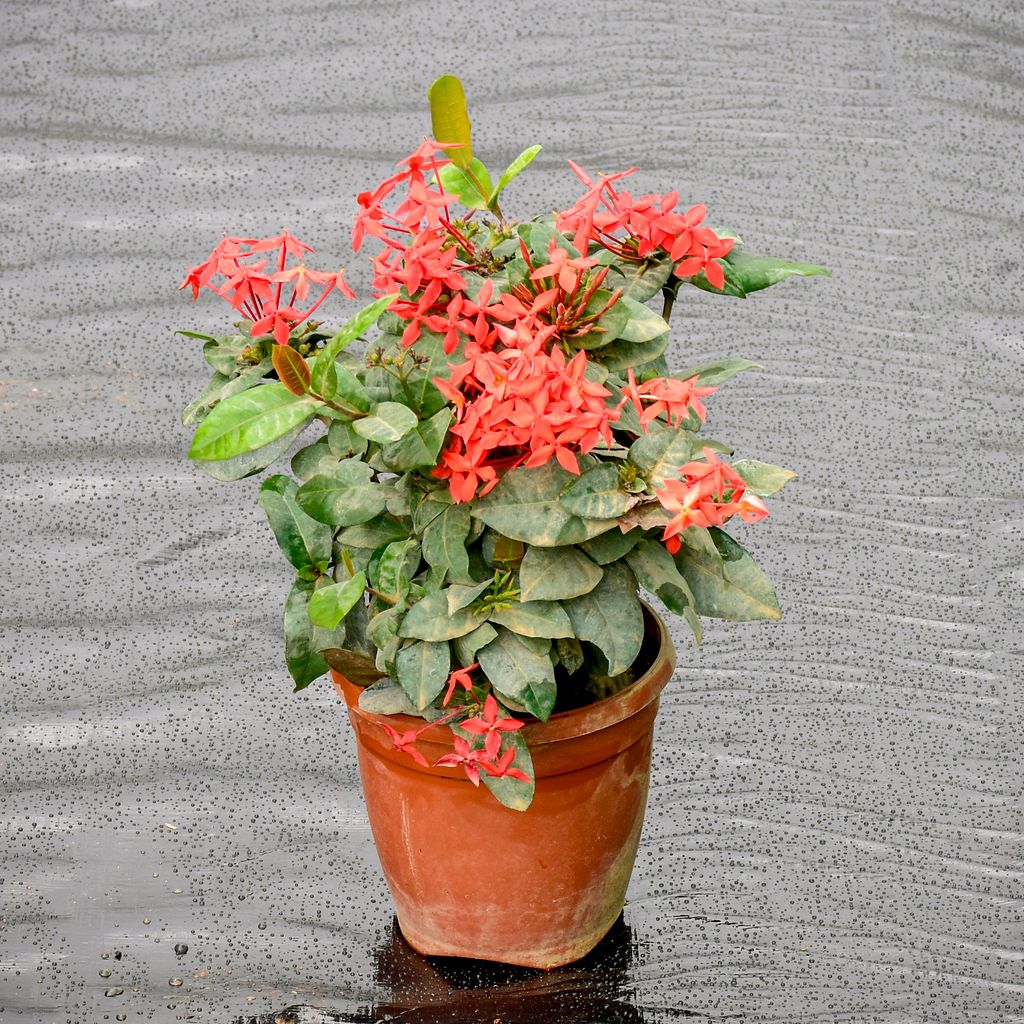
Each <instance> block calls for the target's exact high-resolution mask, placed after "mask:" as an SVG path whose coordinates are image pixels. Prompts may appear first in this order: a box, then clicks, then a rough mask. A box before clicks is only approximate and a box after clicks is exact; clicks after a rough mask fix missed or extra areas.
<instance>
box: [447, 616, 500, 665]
mask: <svg viewBox="0 0 1024 1024" xmlns="http://www.w3.org/2000/svg"><path fill="white" fill-rule="evenodd" d="M497 635H498V631H497V630H496V629H495V628H494V627H493V626H492V625H491V624H490V623H489V622H481V623H480V625H479V626H477V627H476V629H474V630H473V631H472V632H471V633H467V634H466V635H465V636H459V637H456V638H455V639H454V640H453V641H452V647H454V648H455V656H456V657H457V658H458V659H459V664H460V665H462V666H466V665H472V664H473V662H474V661H476V652H477V651H479V650H480V648H481V647H486V646H487V645H488V644H489V643H490V642H491V641H492V640H493V639H494V638H495V637H496V636H497Z"/></svg>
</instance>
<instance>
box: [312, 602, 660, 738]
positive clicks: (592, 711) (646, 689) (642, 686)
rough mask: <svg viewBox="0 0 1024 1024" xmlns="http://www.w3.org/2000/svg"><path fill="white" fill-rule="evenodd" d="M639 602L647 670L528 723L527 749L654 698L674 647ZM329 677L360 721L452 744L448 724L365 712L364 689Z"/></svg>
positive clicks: (591, 728) (584, 730) (625, 714)
mask: <svg viewBox="0 0 1024 1024" xmlns="http://www.w3.org/2000/svg"><path fill="white" fill-rule="evenodd" d="M640 603H641V605H642V606H643V612H644V619H645V622H646V624H647V626H648V627H649V628H650V627H653V629H652V632H653V633H654V635H655V637H656V639H657V642H658V649H657V652H656V653H655V655H654V659H653V660H652V662H651V664H650V665H649V666H648V668H647V670H646V671H645V672H644V673H643V675H641V676H640V678H639V679H637V680H636V681H635V682H633V683H631V684H630V685H629V686H627V687H626V688H625V689H624V690H620V691H619V692H618V693H616V694H613V695H612V696H611V697H606V698H604V699H603V700H599V701H596V702H595V703H593V704H587V705H586V706H584V707H582V708H571V709H570V710H568V711H559V712H558V713H557V714H554V715H552V716H551V717H550V718H549V719H548V720H547V721H546V722H539V721H532V722H530V721H528V722H527V723H526V725H525V726H524V727H523V729H522V730H521V731H520V733H519V735H520V736H522V737H523V739H524V740H526V742H527V744H528V745H529V746H530V748H531V749H535V748H537V747H540V746H544V745H546V744H549V743H558V742H560V741H562V740H566V739H570V738H574V737H577V736H586V735H588V734H590V733H595V732H600V731H601V730H602V729H607V728H609V727H611V726H613V725H615V724H617V723H618V722H621V721H623V720H624V719H626V718H630V717H631V716H632V715H635V714H637V713H638V712H640V711H642V710H643V709H644V708H645V707H647V705H648V704H650V703H651V702H652V701H654V700H656V699H657V698H658V696H659V694H660V693H661V691H662V690H663V689H664V687H665V685H666V684H667V683H668V681H669V679H670V678H671V677H672V673H673V671H674V670H675V665H676V658H675V649H674V648H673V645H672V638H671V637H670V636H669V632H668V629H667V627H666V626H665V623H664V622H663V621H662V619H661V617H660V616H659V615H658V614H657V613H656V612H655V611H654V609H653V608H652V607H651V606H650V605H649V604H648V603H647V602H646V601H643V600H641V602H640ZM331 677H332V679H333V680H334V682H335V685H336V687H337V688H338V689H339V690H340V691H341V693H342V695H343V696H344V697H345V702H346V704H348V709H349V712H350V714H353V715H358V716H359V717H360V718H361V719H363V720H364V721H366V722H369V723H373V724H376V725H380V724H382V723H386V724H387V725H389V726H391V728H393V729H397V730H398V731H399V732H403V731H405V730H407V729H416V730H420V729H422V731H421V732H420V736H421V737H422V738H423V739H424V740H425V741H427V742H428V743H429V742H431V741H433V742H437V743H442V744H449V743H450V742H451V730H450V729H449V728H448V726H447V725H431V726H429V727H427V728H426V729H423V728H422V723H423V719H422V718H417V717H414V716H413V715H403V714H396V715H380V714H377V713H375V712H373V711H366V710H365V709H363V708H361V707H360V706H359V694H360V693H361V692H362V690H363V687H359V686H356V685H355V684H354V683H352V682H350V681H349V680H348V679H346V678H345V677H344V676H343V675H342V674H341V673H340V672H337V671H336V670H334V669H331Z"/></svg>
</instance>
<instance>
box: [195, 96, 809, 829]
mask: <svg viewBox="0 0 1024 1024" xmlns="http://www.w3.org/2000/svg"><path fill="white" fill-rule="evenodd" d="M430 97H431V105H432V113H433V127H434V132H435V139H433V140H427V141H425V142H424V143H423V145H421V146H420V147H419V148H418V149H416V150H415V151H414V152H413V153H412V154H410V155H409V156H408V157H407V158H405V159H404V160H403V161H401V162H400V163H399V164H398V170H397V172H396V173H395V174H393V175H391V176H390V177H388V178H386V179H385V180H384V181H383V182H381V183H380V184H379V185H378V186H377V187H376V188H375V189H374V190H373V191H371V192H364V193H362V194H361V195H360V196H359V197H358V203H359V212H358V214H357V216H356V218H355V225H354V228H353V232H352V244H353V247H354V249H355V250H357V251H358V250H359V249H360V248H361V247H362V245H363V244H364V242H365V241H366V240H367V239H372V240H374V241H375V242H376V243H378V245H379V246H380V249H379V252H378V253H377V255H375V256H374V257H373V260H372V267H373V275H374V277H373V288H374V291H375V293H376V295H377V298H376V299H375V300H374V301H373V302H372V303H370V304H369V305H367V306H365V308H363V309H362V310H361V311H360V312H359V313H357V314H356V315H355V316H354V317H353V318H351V319H350V320H349V321H348V322H347V323H346V324H344V325H343V326H342V327H341V329H340V330H338V331H337V332H336V333H334V334H331V333H330V332H326V331H324V330H322V328H321V324H320V323H319V322H316V321H314V320H313V319H312V316H313V314H314V313H315V312H316V311H317V310H318V309H319V308H320V307H321V305H322V304H323V302H324V301H325V299H327V298H328V297H329V296H332V295H345V296H348V297H352V298H354V297H355V296H354V295H353V293H352V291H351V289H350V288H349V286H348V285H347V284H346V283H345V281H344V278H343V276H342V274H341V272H338V273H333V274H329V273H323V272H320V271H316V270H313V269H310V268H309V267H308V266H307V262H306V261H307V259H308V258H309V256H310V255H311V254H312V252H313V250H312V249H311V248H310V247H309V246H308V245H306V243H304V242H301V241H300V240H299V239H297V238H295V237H294V236H292V235H290V234H289V233H288V232H286V231H285V232H282V233H281V234H280V235H278V236H276V237H274V238H266V239H255V238H241V237H227V238H225V239H224V240H223V241H222V242H221V243H220V244H219V245H218V246H217V247H216V248H215V249H214V251H213V252H212V253H211V255H210V257H209V258H208V259H207V260H206V261H205V262H203V263H201V264H200V265H199V266H197V267H194V268H192V269H190V270H189V272H188V276H187V277H186V279H185V281H184V282H183V285H182V287H188V288H190V289H191V290H192V293H193V296H198V295H199V293H200V291H201V290H203V289H208V290H212V291H215V292H216V293H217V294H218V295H220V296H221V297H223V298H225V299H227V300H228V301H229V302H230V303H231V305H232V306H233V307H234V309H235V310H236V312H237V314H238V316H239V317H240V320H239V321H238V323H237V324H236V330H235V333H232V334H228V335H225V336H224V337H219V338H212V337H208V336H205V335H192V336H194V337H198V338H200V339H201V340H203V342H204V348H203V352H204V356H205V358H206V360H207V362H208V363H209V364H210V366H211V367H212V369H213V371H214V373H213V377H212V379H211V381H210V383H209V385H208V386H207V387H206V388H205V389H204V390H203V391H202V393H201V394H200V396H199V397H198V398H196V399H195V400H194V401H193V402H192V403H190V405H189V406H188V408H187V409H186V411H185V414H184V416H183V419H184V421H185V422H186V424H188V425H195V426H196V431H195V437H194V440H193V442H192V447H191V450H190V453H189V454H190V455H191V457H192V458H193V459H195V460H197V462H199V463H200V464H201V465H203V466H204V467H206V468H207V469H208V471H210V472H212V473H213V474H214V475H217V476H219V477H220V478H222V479H237V478H239V477H241V476H245V475H248V474H251V473H254V472H259V471H261V470H263V469H264V468H266V467H267V466H269V465H270V464H271V463H272V462H273V461H275V460H276V459H278V458H280V457H281V456H282V455H283V454H284V453H285V452H286V451H287V450H289V449H291V448H293V447H294V442H295V439H296V438H297V437H298V435H299V434H301V433H302V432H303V431H305V430H308V429H309V428H310V427H311V426H312V425H314V424H315V425H316V427H317V428H318V431H317V433H318V436H317V437H316V438H315V439H313V440H312V441H311V442H310V443H308V444H306V446H305V447H301V448H300V449H299V450H298V451H296V452H295V453H294V454H293V457H292V462H291V467H292V475H288V474H281V473H278V474H275V475H273V476H270V477H269V478H268V479H267V480H266V481H265V482H264V484H263V487H262V490H261V496H260V504H261V505H262V507H263V509H264V510H265V512H266V514H267V518H268V520H269V522H270V527H271V530H272V532H273V534H274V536H275V537H276V539H277V541H278V544H279V545H280V547H281V549H282V551H283V553H284V555H285V557H286V558H287V559H288V561H289V562H290V563H291V565H292V566H293V567H294V569H295V570H296V579H295V583H294V585H293V587H292V589H291V592H290V593H289V595H288V598H287V600H286V602H285V614H284V630H285V638H286V645H285V647H286V649H285V655H286V662H287V665H288V669H289V671H290V672H291V674H292V676H293V678H294V680H295V688H296V690H299V689H302V688H303V687H305V686H307V685H309V683H310V682H312V681H313V680H314V679H316V678H317V677H319V676H321V675H323V674H325V673H326V672H327V671H328V668H329V667H333V668H335V669H337V670H338V671H340V672H342V673H344V674H345V675H346V676H347V677H348V678H350V679H351V680H353V681H354V682H356V683H358V684H359V685H363V686H366V687H367V689H365V690H364V697H363V701H362V703H364V705H365V706H366V707H367V708H369V709H371V710H374V711H377V712H379V713H382V714H398V713H401V714H405V715H419V716H421V717H423V718H424V719H426V721H427V722H428V723H430V722H438V721H442V722H446V723H447V724H448V725H449V726H450V727H451V730H452V738H453V747H452V753H451V754H449V755H447V756H446V757H444V758H442V759H441V761H440V762H439V764H441V765H443V766H447V767H456V766H458V767H461V768H462V769H463V770H464V771H465V773H466V775H467V776H468V777H469V778H470V780H471V781H473V782H474V783H477V784H478V783H479V782H481V781H483V782H484V783H485V784H486V785H487V786H488V787H489V788H490V789H491V791H492V792H493V793H494V795H495V796H496V797H497V798H498V799H499V800H501V801H502V803H504V804H506V805H507V806H509V807H514V808H517V809H523V808H525V807H526V806H528V804H529V802H530V800H531V799H532V795H533V786H534V783H533V769H532V762H531V760H530V754H529V750H528V747H527V745H526V743H525V741H524V739H523V737H522V735H521V731H520V730H521V726H522V725H523V723H524V722H525V721H527V720H530V719H531V718H532V719H540V720H542V721H543V720H546V719H547V718H548V717H549V716H550V715H551V714H552V713H554V712H555V711H557V710H559V709H561V708H568V707H573V706H578V705H580V704H582V703H585V702H587V701H589V700H593V699H595V698H594V695H595V694H604V693H608V692H613V691H614V690H615V689H616V688H617V687H621V686H623V685H628V684H629V683H630V682H631V681H632V680H633V679H634V678H635V670H639V669H640V668H642V666H637V664H636V662H637V657H638V655H639V652H640V650H641V644H642V641H643V636H644V618H643V611H642V604H641V601H640V598H639V594H638V591H639V589H641V588H642V589H643V590H644V591H646V592H647V593H649V594H652V595H654V596H655V597H657V598H658V599H659V600H660V601H662V602H663V603H664V604H665V606H666V607H668V608H669V609H670V610H671V611H673V612H675V613H677V614H679V615H681V616H682V617H683V618H684V620H685V621H686V622H687V623H688V624H689V626H690V627H691V628H692V630H693V632H694V635H695V637H696V639H697V642H700V639H701V621H700V617H701V616H717V617H720V618H726V619H733V620H751V619H777V618H778V617H779V616H780V614H781V613H780V610H779V605H778V601H777V599H776V596H775V592H774V590H773V589H772V586H771V584H770V583H769V582H768V579H767V578H766V576H765V575H764V573H763V572H762V571H761V570H760V568H758V566H757V564H756V563H755V562H754V560H753V558H752V557H751V555H750V554H749V553H748V552H747V551H746V550H745V549H744V548H743V547H742V546H741V545H740V544H739V543H738V542H737V541H736V540H735V539H734V538H732V537H731V536H729V535H728V534H727V533H725V532H724V530H723V529H722V528H723V527H724V526H725V525H726V524H727V523H728V522H729V521H730V520H731V519H733V517H736V516H738V517H739V518H741V519H743V520H746V521H748V522H756V521H758V520H759V519H762V518H764V516H766V515H767V514H768V509H767V507H766V505H765V503H764V501H763V500H762V499H763V498H764V497H766V496H769V495H771V494H773V493H775V492H776V491H777V490H778V489H779V488H781V487H782V486H783V485H784V484H785V483H786V482H787V481H788V480H789V479H790V478H791V477H792V476H793V475H794V474H793V473H791V472H790V471H788V470H784V469H780V468H779V467H777V466H771V465H767V464H765V463H762V462H758V461H755V460H749V459H747V460H741V461H738V462H735V463H733V464H730V463H728V462H726V461H725V460H724V459H723V458H722V456H723V455H728V454H731V449H730V448H729V447H728V446H727V445H725V444H723V443H721V442H718V441H715V440H712V439H709V438H707V437H704V436H702V435H701V429H702V427H703V424H704V421H705V419H706V416H707V412H706V408H705V404H704V403H705V401H706V400H708V399H709V398H711V397H712V396H713V395H714V394H715V392H716V391H717V390H718V387H719V385H721V384H722V383H723V382H724V381H726V380H728V379H729V378H730V377H732V376H733V375H735V374H736V373H739V372H741V371H744V370H747V369H752V368H754V365H755V364H753V363H751V362H749V361H748V360H743V359H737V358H723V359H721V360H720V361H719V362H716V363H713V364H708V365H705V366H697V367H694V368H693V369H690V370H687V371H684V372H683V373H681V374H676V375H673V374H671V373H670V372H669V370H668V367H667V365H666V361H665V357H664V352H665V350H666V346H667V344H668V339H669V337H670V330H671V329H670V325H669V318H670V315H671V311H672V308H673V304H674V303H675V301H676V300H677V298H678V293H679V290H680V287H681V285H683V284H689V285H692V286H694V287H696V288H698V289H702V290H704V291H712V292H716V293H718V294H725V295H731V296H736V297H744V296H746V295H747V294H748V293H750V292H753V291H756V290H758V289H761V288H765V287H768V286H769V285H772V284H775V283H777V282H778V281H781V280H783V279H785V278H787V277H789V276H792V275H798V276H810V275H817V274H824V273H827V271H825V270H824V269H823V268H821V267H817V266H814V265H811V264H799V263H790V262H788V261H784V260H774V259H770V258H767V257H758V256H753V255H748V254H747V253H746V251H745V250H742V249H741V248H740V246H739V244H738V242H737V240H736V239H734V238H732V237H730V236H729V235H727V234H722V235H720V234H718V233H717V232H715V231H713V230H712V229H710V228H709V227H707V226H706V225H705V224H704V218H705V216H706V211H705V209H704V207H703V206H702V205H696V206H691V207H689V208H688V209H685V210H682V209H679V208H678V203H679V197H678V195H677V193H675V192H669V193H667V194H663V195H662V194H657V195H644V196H638V197H635V198H634V197H633V196H632V195H631V194H630V192H628V191H627V190H626V189H625V188H624V187H623V185H622V182H623V179H625V178H626V177H627V176H628V175H629V174H630V173H631V172H630V171H625V172H621V173H618V174H611V175H601V176H598V177H596V178H592V177H591V176H589V175H588V174H587V173H586V172H585V171H583V170H582V169H581V168H579V167H577V166H576V165H575V164H570V166H571V168H572V170H573V172H574V173H575V174H576V175H577V177H579V179H580V180H581V182H582V183H583V188H584V192H583V195H582V196H581V197H580V198H579V200H577V202H576V203H574V204H573V205H572V206H571V207H569V208H568V209H566V210H564V211H561V212H560V213H557V214H556V215H554V216H550V215H545V216H541V217H537V218H535V219H533V220H515V219H511V218H509V217H507V216H506V215H505V214H504V213H503V212H502V210H501V206H500V203H499V200H500V199H501V198H502V197H503V195H504V191H505V189H506V188H507V187H508V186H509V185H510V184H511V183H512V182H513V181H514V179H515V178H516V177H517V176H518V175H519V174H520V173H521V172H523V171H524V170H525V169H526V168H527V167H528V166H529V164H530V163H531V162H532V161H533V160H534V159H535V158H536V156H537V154H538V153H539V151H540V147H539V146H531V147H529V148H527V149H526V150H524V151H523V152H522V153H521V155H520V156H518V157H517V158H516V159H515V160H514V161H513V162H512V163H511V164H510V166H509V167H508V168H507V169H506V170H505V171H504V172H503V173H502V174H500V175H498V176H497V179H496V182H495V179H494V178H493V177H492V175H491V173H490V171H489V170H488V169H487V167H486V166H485V165H484V164H483V163H482V161H481V160H480V159H479V158H478V157H477V156H475V155H474V154H473V150H472V142H471V133H470V124H469V119H468V116H467V114H466V110H465V98H464V95H463V92H462V86H461V83H459V81H458V79H455V78H453V77H452V76H444V77H443V78H441V79H439V80H438V81H437V82H436V83H435V85H434V86H433V87H432V89H431V94H430ZM314 289H316V290H318V291H319V296H318V298H316V300H315V301H310V296H311V292H312V291H313V290H314ZM658 296H661V297H662V299H663V304H662V306H661V308H660V309H657V308H654V307H653V306H652V305H650V304H649V303H651V301H652V300H654V299H656V298H657V297H658ZM182 333H185V334H190V332H182ZM419 731H422V730H417V729H409V728H407V727H406V728H404V729H402V730H401V731H400V730H398V729H391V728H390V727H389V734H390V735H391V736H392V739H393V741H394V743H395V746H396V747H397V748H398V749H400V750H403V751H405V752H406V753H407V754H409V756H410V757H412V758H414V759H415V760H417V761H420V762H421V763H425V761H424V759H423V756H422V754H421V752H420V751H419V749H418V748H417V746H416V739H417V736H418V733H419Z"/></svg>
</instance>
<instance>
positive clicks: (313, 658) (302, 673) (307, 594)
mask: <svg viewBox="0 0 1024 1024" xmlns="http://www.w3.org/2000/svg"><path fill="white" fill-rule="evenodd" d="M312 595H313V583H312V581H311V580H301V579H300V580H296V581H295V584H294V586H293V587H292V589H291V590H290V591H289V593H288V597H287V598H286V599H285V603H284V656H285V662H286V663H287V665H288V671H289V672H290V673H291V676H292V679H294V680H295V690H296V691H299V690H302V689H304V688H305V687H307V686H309V684H310V683H311V682H313V680H314V679H317V678H319V677H320V676H322V675H323V674H324V673H325V672H326V671H327V662H326V660H325V659H324V657H323V656H322V655H321V654H320V653H319V651H317V649H316V647H315V646H314V642H313V623H312V622H310V620H309V614H308V608H309V601H310V598H311V597H312Z"/></svg>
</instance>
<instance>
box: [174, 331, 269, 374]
mask: <svg viewBox="0 0 1024 1024" xmlns="http://www.w3.org/2000/svg"><path fill="white" fill-rule="evenodd" d="M178 333H179V334H184V333H185V332H184V331H179V332H178ZM190 336H191V337H198V335H190ZM247 348H248V349H255V350H259V351H263V350H262V349H261V346H260V343H259V342H258V341H257V340H256V339H255V338H250V337H248V336H247V335H242V334H230V335H228V336H226V337H223V338H207V341H206V344H205V345H204V346H203V358H204V359H205V360H206V361H207V363H209V364H210V366H212V367H213V368H214V369H215V370H217V371H218V372H219V373H223V374H225V375H226V376H228V377H231V376H233V375H234V374H236V373H237V372H238V367H239V365H240V361H241V360H242V358H243V356H242V353H243V352H244V351H245V350H246V349H247Z"/></svg>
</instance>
